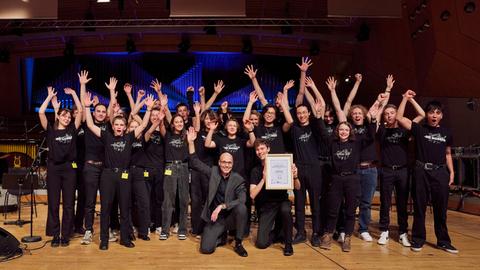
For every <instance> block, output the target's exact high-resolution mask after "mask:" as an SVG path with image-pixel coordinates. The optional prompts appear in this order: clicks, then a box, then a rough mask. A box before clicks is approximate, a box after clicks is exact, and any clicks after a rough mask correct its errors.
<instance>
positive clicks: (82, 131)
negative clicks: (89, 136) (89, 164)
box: [76, 125, 88, 166]
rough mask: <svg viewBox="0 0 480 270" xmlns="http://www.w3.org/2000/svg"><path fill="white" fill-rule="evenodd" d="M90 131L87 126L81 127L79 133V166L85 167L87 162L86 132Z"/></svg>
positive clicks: (77, 159)
mask: <svg viewBox="0 0 480 270" xmlns="http://www.w3.org/2000/svg"><path fill="white" fill-rule="evenodd" d="M87 129H88V127H86V126H85V125H80V127H79V128H78V132H77V158H76V161H77V163H78V165H80V166H83V163H84V162H85V131H86V130H87Z"/></svg>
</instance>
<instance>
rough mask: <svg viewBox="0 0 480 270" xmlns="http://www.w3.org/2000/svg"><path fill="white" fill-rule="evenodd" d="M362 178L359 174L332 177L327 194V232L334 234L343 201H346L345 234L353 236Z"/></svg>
mask: <svg viewBox="0 0 480 270" xmlns="http://www.w3.org/2000/svg"><path fill="white" fill-rule="evenodd" d="M360 192H361V189H360V176H359V175H357V174H352V175H347V176H340V175H337V174H334V175H332V183H331V185H330V187H329V191H328V194H327V205H328V210H327V211H328V216H327V226H326V232H328V233H333V232H334V230H335V227H336V224H337V218H338V215H339V211H340V205H341V204H342V201H343V200H344V201H345V234H346V235H352V233H353V228H354V225H355V210H356V209H357V206H358V204H359V200H360Z"/></svg>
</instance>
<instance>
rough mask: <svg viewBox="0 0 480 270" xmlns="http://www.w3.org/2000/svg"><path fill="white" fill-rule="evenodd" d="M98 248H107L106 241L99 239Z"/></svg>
mask: <svg viewBox="0 0 480 270" xmlns="http://www.w3.org/2000/svg"><path fill="white" fill-rule="evenodd" d="M98 248H99V249H100V250H108V241H101V242H100V246H99V247H98Z"/></svg>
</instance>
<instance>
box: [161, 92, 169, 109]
mask: <svg viewBox="0 0 480 270" xmlns="http://www.w3.org/2000/svg"><path fill="white" fill-rule="evenodd" d="M160 105H161V106H162V107H165V106H167V105H168V96H167V95H166V94H165V95H162V96H161V97H160Z"/></svg>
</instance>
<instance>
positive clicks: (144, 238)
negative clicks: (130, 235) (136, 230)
mask: <svg viewBox="0 0 480 270" xmlns="http://www.w3.org/2000/svg"><path fill="white" fill-rule="evenodd" d="M138 239H142V240H143V241H150V237H148V235H141V234H139V235H138Z"/></svg>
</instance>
